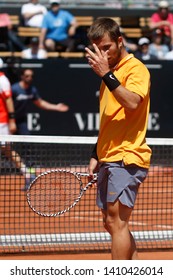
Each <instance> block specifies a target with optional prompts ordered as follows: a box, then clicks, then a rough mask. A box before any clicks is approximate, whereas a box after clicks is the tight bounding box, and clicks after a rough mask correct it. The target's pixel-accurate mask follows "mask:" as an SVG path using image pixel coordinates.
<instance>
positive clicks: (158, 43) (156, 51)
mask: <svg viewBox="0 0 173 280" xmlns="http://www.w3.org/2000/svg"><path fill="white" fill-rule="evenodd" d="M162 42H163V35H162V30H161V29H158V28H157V29H155V30H154V31H153V34H152V42H151V44H150V45H149V53H150V54H151V55H155V56H157V58H158V59H164V57H165V55H166V53H168V52H169V48H168V46H167V45H166V44H163V43H162Z"/></svg>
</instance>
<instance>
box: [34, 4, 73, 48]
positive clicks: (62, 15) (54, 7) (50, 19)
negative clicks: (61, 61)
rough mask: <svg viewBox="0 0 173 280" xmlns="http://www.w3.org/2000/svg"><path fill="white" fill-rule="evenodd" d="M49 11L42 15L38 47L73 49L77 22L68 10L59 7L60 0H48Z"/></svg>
mask: <svg viewBox="0 0 173 280" xmlns="http://www.w3.org/2000/svg"><path fill="white" fill-rule="evenodd" d="M49 3H50V5H51V6H50V11H48V13H47V14H46V15H45V16H44V18H43V24H42V29H41V35H40V45H39V46H40V48H44V47H45V48H46V49H47V50H48V51H56V50H57V47H58V46H60V47H61V49H60V50H63V51H74V49H75V39H74V35H75V33H76V27H77V23H76V20H75V17H74V16H73V15H72V14H70V13H69V12H68V11H65V10H62V9H60V0H50V1H49Z"/></svg>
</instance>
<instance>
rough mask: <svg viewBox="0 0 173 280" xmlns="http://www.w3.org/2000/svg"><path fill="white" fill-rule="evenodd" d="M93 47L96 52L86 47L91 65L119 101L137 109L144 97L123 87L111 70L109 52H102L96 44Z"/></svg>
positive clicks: (123, 104)
mask: <svg viewBox="0 0 173 280" xmlns="http://www.w3.org/2000/svg"><path fill="white" fill-rule="evenodd" d="M93 47H94V49H95V53H94V52H92V51H91V50H90V49H89V48H85V49H86V52H87V58H88V62H89V64H90V66H91V67H92V69H93V70H94V71H95V73H96V74H97V75H98V76H100V77H101V78H102V80H103V81H104V83H105V84H106V86H107V87H108V88H109V90H110V91H111V92H112V94H113V95H114V96H115V98H116V99H117V101H118V102H119V103H120V104H121V105H122V106H123V107H124V108H125V109H126V110H128V111H133V110H135V109H136V108H137V107H138V106H139V104H140V103H141V101H142V98H141V97H140V96H139V95H138V94H136V93H134V92H132V91H130V90H128V89H126V88H125V87H123V86H122V85H121V84H120V82H119V81H118V79H117V78H116V77H115V75H114V74H113V72H111V71H110V68H109V65H108V58H107V52H101V51H100V50H99V49H98V47H97V46H96V45H95V44H93Z"/></svg>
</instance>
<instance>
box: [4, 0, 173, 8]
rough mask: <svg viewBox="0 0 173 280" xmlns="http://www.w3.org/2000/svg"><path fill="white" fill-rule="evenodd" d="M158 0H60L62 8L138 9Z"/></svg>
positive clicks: (11, 4)
mask: <svg viewBox="0 0 173 280" xmlns="http://www.w3.org/2000/svg"><path fill="white" fill-rule="evenodd" d="M167 1H168V2H169V3H170V7H171V8H172V7H173V0H167ZM26 2H27V1H26V0H20V1H18V0H11V1H10V0H1V1H0V7H7V8H9V7H12V8H13V7H16V8H17V7H18V8H19V7H21V6H22V4H24V3H26ZM39 2H40V3H41V4H43V5H45V6H46V7H48V6H49V0H40V1H39ZM159 2H160V0H107V1H105V0H62V1H61V6H62V7H64V8H79V7H80V8H88V7H93V8H97V7H98V8H109V7H110V8H119V9H121V8H127V9H131V8H140V9H146V8H147V9H150V8H157V5H158V3H159Z"/></svg>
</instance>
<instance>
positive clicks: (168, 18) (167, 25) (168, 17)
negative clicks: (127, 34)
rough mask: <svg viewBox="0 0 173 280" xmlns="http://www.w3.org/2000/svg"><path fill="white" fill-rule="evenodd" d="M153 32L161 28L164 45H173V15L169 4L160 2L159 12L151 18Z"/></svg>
mask: <svg viewBox="0 0 173 280" xmlns="http://www.w3.org/2000/svg"><path fill="white" fill-rule="evenodd" d="M150 28H151V30H153V29H157V28H160V29H162V30H163V43H164V44H166V45H168V46H169V47H170V45H172V44H173V14H172V13H171V12H170V11H169V3H168V2H167V1H160V2H159V4H158V10H157V12H155V13H154V14H153V15H152V16H151V21H150Z"/></svg>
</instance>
